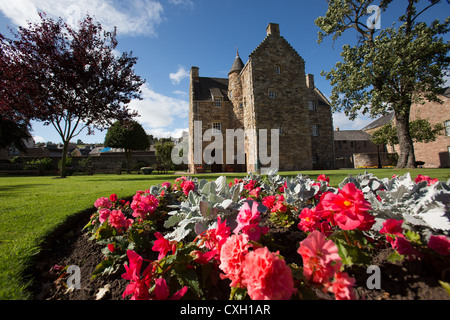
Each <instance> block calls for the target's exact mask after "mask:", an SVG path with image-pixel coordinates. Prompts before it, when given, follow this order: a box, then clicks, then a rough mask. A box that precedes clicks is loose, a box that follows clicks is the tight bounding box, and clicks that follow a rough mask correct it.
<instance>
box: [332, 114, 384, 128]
mask: <svg viewBox="0 0 450 320" xmlns="http://www.w3.org/2000/svg"><path fill="white" fill-rule="evenodd" d="M373 121H375V119H372V118H370V117H367V116H365V115H362V114H361V113H358V116H357V117H356V119H355V120H353V121H351V120H350V119H349V118H348V117H347V116H346V115H345V114H344V113H343V112H342V113H340V112H335V113H334V114H333V125H334V129H336V128H339V130H361V129H362V128H364V127H365V126H367V125H368V124H370V123H371V122H373Z"/></svg>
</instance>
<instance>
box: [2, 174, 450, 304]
mask: <svg viewBox="0 0 450 320" xmlns="http://www.w3.org/2000/svg"><path fill="white" fill-rule="evenodd" d="M364 171H365V170H332V171H301V172H300V171H299V172H280V173H279V174H280V175H285V176H295V175H297V174H299V173H301V174H303V175H308V176H309V177H310V178H312V179H315V178H317V176H318V175H319V174H321V173H324V174H326V175H327V176H328V177H330V184H331V185H332V186H337V185H338V184H339V183H340V182H341V181H342V180H343V179H344V178H345V177H347V176H348V175H350V174H352V175H358V174H359V173H363V172H364ZM368 171H369V172H372V173H374V175H375V176H377V177H379V178H384V177H392V175H393V174H397V175H403V174H404V173H405V172H407V171H410V172H411V176H412V178H413V179H414V178H415V177H416V176H417V175H418V174H424V175H428V176H430V177H432V178H439V180H443V181H447V180H448V179H449V178H450V169H416V170H393V169H371V170H368ZM220 175H222V174H202V175H198V177H199V178H201V179H206V180H214V179H216V178H217V177H218V176H220ZM226 175H227V178H228V180H229V181H231V180H232V179H234V178H235V177H237V178H242V177H245V176H247V174H246V173H230V174H226ZM178 176H179V175H149V176H147V175H94V176H71V177H68V178H66V179H58V178H55V177H48V176H45V177H0V217H1V219H0V299H1V300H18V299H29V298H31V296H30V294H29V292H28V291H27V289H26V287H27V284H28V282H29V281H30V280H31V279H27V278H26V277H25V276H24V272H25V271H26V268H27V267H29V265H30V263H31V261H32V257H33V255H35V254H36V253H38V252H39V246H40V244H41V243H42V241H43V240H44V239H45V238H46V237H47V236H48V235H49V234H50V233H51V232H52V231H53V230H55V229H56V228H57V227H58V226H59V225H60V224H62V223H63V222H64V221H65V220H66V219H67V218H68V217H70V216H73V215H74V214H76V213H78V212H81V211H83V210H85V209H88V208H91V207H93V204H94V202H95V200H96V199H97V198H99V197H102V196H109V195H110V194H111V193H116V194H117V195H118V196H119V198H125V197H129V196H132V195H134V194H135V192H136V191H137V190H144V189H146V188H149V187H150V186H152V185H155V184H160V183H162V182H164V181H170V182H173V181H174V180H175V179H176V178H177V177H178Z"/></svg>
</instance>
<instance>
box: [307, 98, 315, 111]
mask: <svg viewBox="0 0 450 320" xmlns="http://www.w3.org/2000/svg"><path fill="white" fill-rule="evenodd" d="M308 110H310V111H316V101H314V100H308Z"/></svg>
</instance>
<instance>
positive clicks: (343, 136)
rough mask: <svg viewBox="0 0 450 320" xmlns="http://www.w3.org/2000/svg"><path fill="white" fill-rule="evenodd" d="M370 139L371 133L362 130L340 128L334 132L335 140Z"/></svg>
mask: <svg viewBox="0 0 450 320" xmlns="http://www.w3.org/2000/svg"><path fill="white" fill-rule="evenodd" d="M344 140H346V141H370V140H371V136H370V134H368V133H366V132H364V131H362V130H342V131H341V130H339V131H335V132H334V141H344Z"/></svg>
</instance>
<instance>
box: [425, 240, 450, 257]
mask: <svg viewBox="0 0 450 320" xmlns="http://www.w3.org/2000/svg"><path fill="white" fill-rule="evenodd" d="M428 248H430V249H431V250H434V251H436V252H437V253H439V254H440V255H443V256H448V255H450V238H449V237H446V236H435V235H432V236H431V237H430V240H428Z"/></svg>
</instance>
